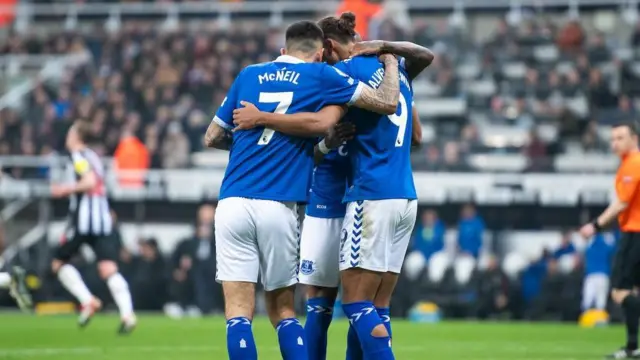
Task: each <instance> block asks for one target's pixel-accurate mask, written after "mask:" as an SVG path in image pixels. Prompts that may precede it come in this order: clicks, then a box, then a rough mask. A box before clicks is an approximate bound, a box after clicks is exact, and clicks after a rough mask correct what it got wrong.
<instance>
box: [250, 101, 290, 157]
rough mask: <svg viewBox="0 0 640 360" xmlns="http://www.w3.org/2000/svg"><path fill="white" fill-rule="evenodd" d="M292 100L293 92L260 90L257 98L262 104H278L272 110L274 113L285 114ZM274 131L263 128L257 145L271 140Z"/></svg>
mask: <svg viewBox="0 0 640 360" xmlns="http://www.w3.org/2000/svg"><path fill="white" fill-rule="evenodd" d="M292 101H293V92H277V93H268V92H261V93H260V98H259V99H258V102H260V103H264V104H273V103H277V104H278V106H276V109H275V110H274V111H273V112H274V113H276V114H285V113H286V112H287V110H289V106H291V102H292ZM274 133H275V131H274V130H271V129H267V128H265V129H264V131H263V132H262V134H260V139H259V140H258V145H267V144H268V143H269V142H270V141H271V138H273V134H274Z"/></svg>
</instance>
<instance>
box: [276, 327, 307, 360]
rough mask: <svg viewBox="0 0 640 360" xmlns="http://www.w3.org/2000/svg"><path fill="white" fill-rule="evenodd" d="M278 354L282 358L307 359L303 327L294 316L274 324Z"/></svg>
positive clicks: (284, 359) (287, 359)
mask: <svg viewBox="0 0 640 360" xmlns="http://www.w3.org/2000/svg"><path fill="white" fill-rule="evenodd" d="M276 332H277V333H278V342H279V343H280V354H282V359H283V360H307V359H309V357H308V352H307V344H306V341H305V340H304V328H303V327H302V325H301V324H300V321H298V319H295V318H291V319H284V320H282V321H280V323H279V324H278V326H276Z"/></svg>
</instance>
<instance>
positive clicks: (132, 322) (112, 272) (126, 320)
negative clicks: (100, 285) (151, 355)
mask: <svg viewBox="0 0 640 360" xmlns="http://www.w3.org/2000/svg"><path fill="white" fill-rule="evenodd" d="M98 273H99V274H100V277H101V278H102V279H103V280H105V281H106V282H107V287H108V288H109V291H110V292H111V296H112V297H113V301H115V303H116V305H117V306H118V311H119V312H120V327H119V329H118V333H120V334H128V333H130V332H131V331H133V329H135V327H136V323H137V321H136V317H135V315H134V313H133V300H132V299H131V292H130V291H129V284H128V283H127V280H125V278H124V277H123V276H122V274H120V273H119V272H118V265H117V264H116V263H115V261H112V260H102V261H99V262H98Z"/></svg>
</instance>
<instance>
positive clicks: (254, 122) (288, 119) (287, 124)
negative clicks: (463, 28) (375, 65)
mask: <svg viewBox="0 0 640 360" xmlns="http://www.w3.org/2000/svg"><path fill="white" fill-rule="evenodd" d="M380 60H381V61H382V62H383V63H384V65H385V75H384V77H383V79H382V83H381V84H380V87H378V89H377V90H374V89H372V88H371V87H369V86H364V87H363V90H362V92H361V93H360V96H359V97H358V98H357V99H356V100H355V102H354V103H353V106H355V107H359V108H362V109H365V110H369V111H373V112H377V113H380V114H386V115H390V114H395V112H396V110H397V107H398V99H399V96H400V90H399V89H400V80H399V79H400V78H399V75H398V60H397V59H396V58H395V57H394V56H388V55H382V56H381V57H380ZM336 71H337V70H336ZM241 105H243V107H242V108H239V109H235V110H234V111H233V123H234V124H235V125H236V128H235V129H234V131H237V130H248V129H253V128H255V127H258V126H264V127H267V128H269V129H273V130H275V131H279V132H282V133H285V134H288V135H293V136H309V137H314V136H323V135H325V134H326V133H327V132H328V131H329V129H331V128H332V127H333V126H334V125H336V124H337V123H338V121H339V120H340V119H341V118H342V116H344V114H345V111H346V109H344V108H343V107H342V106H335V105H332V106H326V107H324V108H323V109H322V110H320V111H319V112H317V113H310V112H302V113H297V114H276V113H267V112H261V113H256V112H255V106H254V105H253V104H251V103H248V102H245V101H242V102H241Z"/></svg>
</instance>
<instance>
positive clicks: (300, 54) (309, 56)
mask: <svg viewBox="0 0 640 360" xmlns="http://www.w3.org/2000/svg"><path fill="white" fill-rule="evenodd" d="M284 55H285V56H291V57H294V58H296V59H300V60H302V61H304V62H307V63H310V62H314V60H315V59H314V58H313V57H314V56H315V55H313V54H305V53H303V52H299V51H292V52H287V53H286V54H284Z"/></svg>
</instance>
